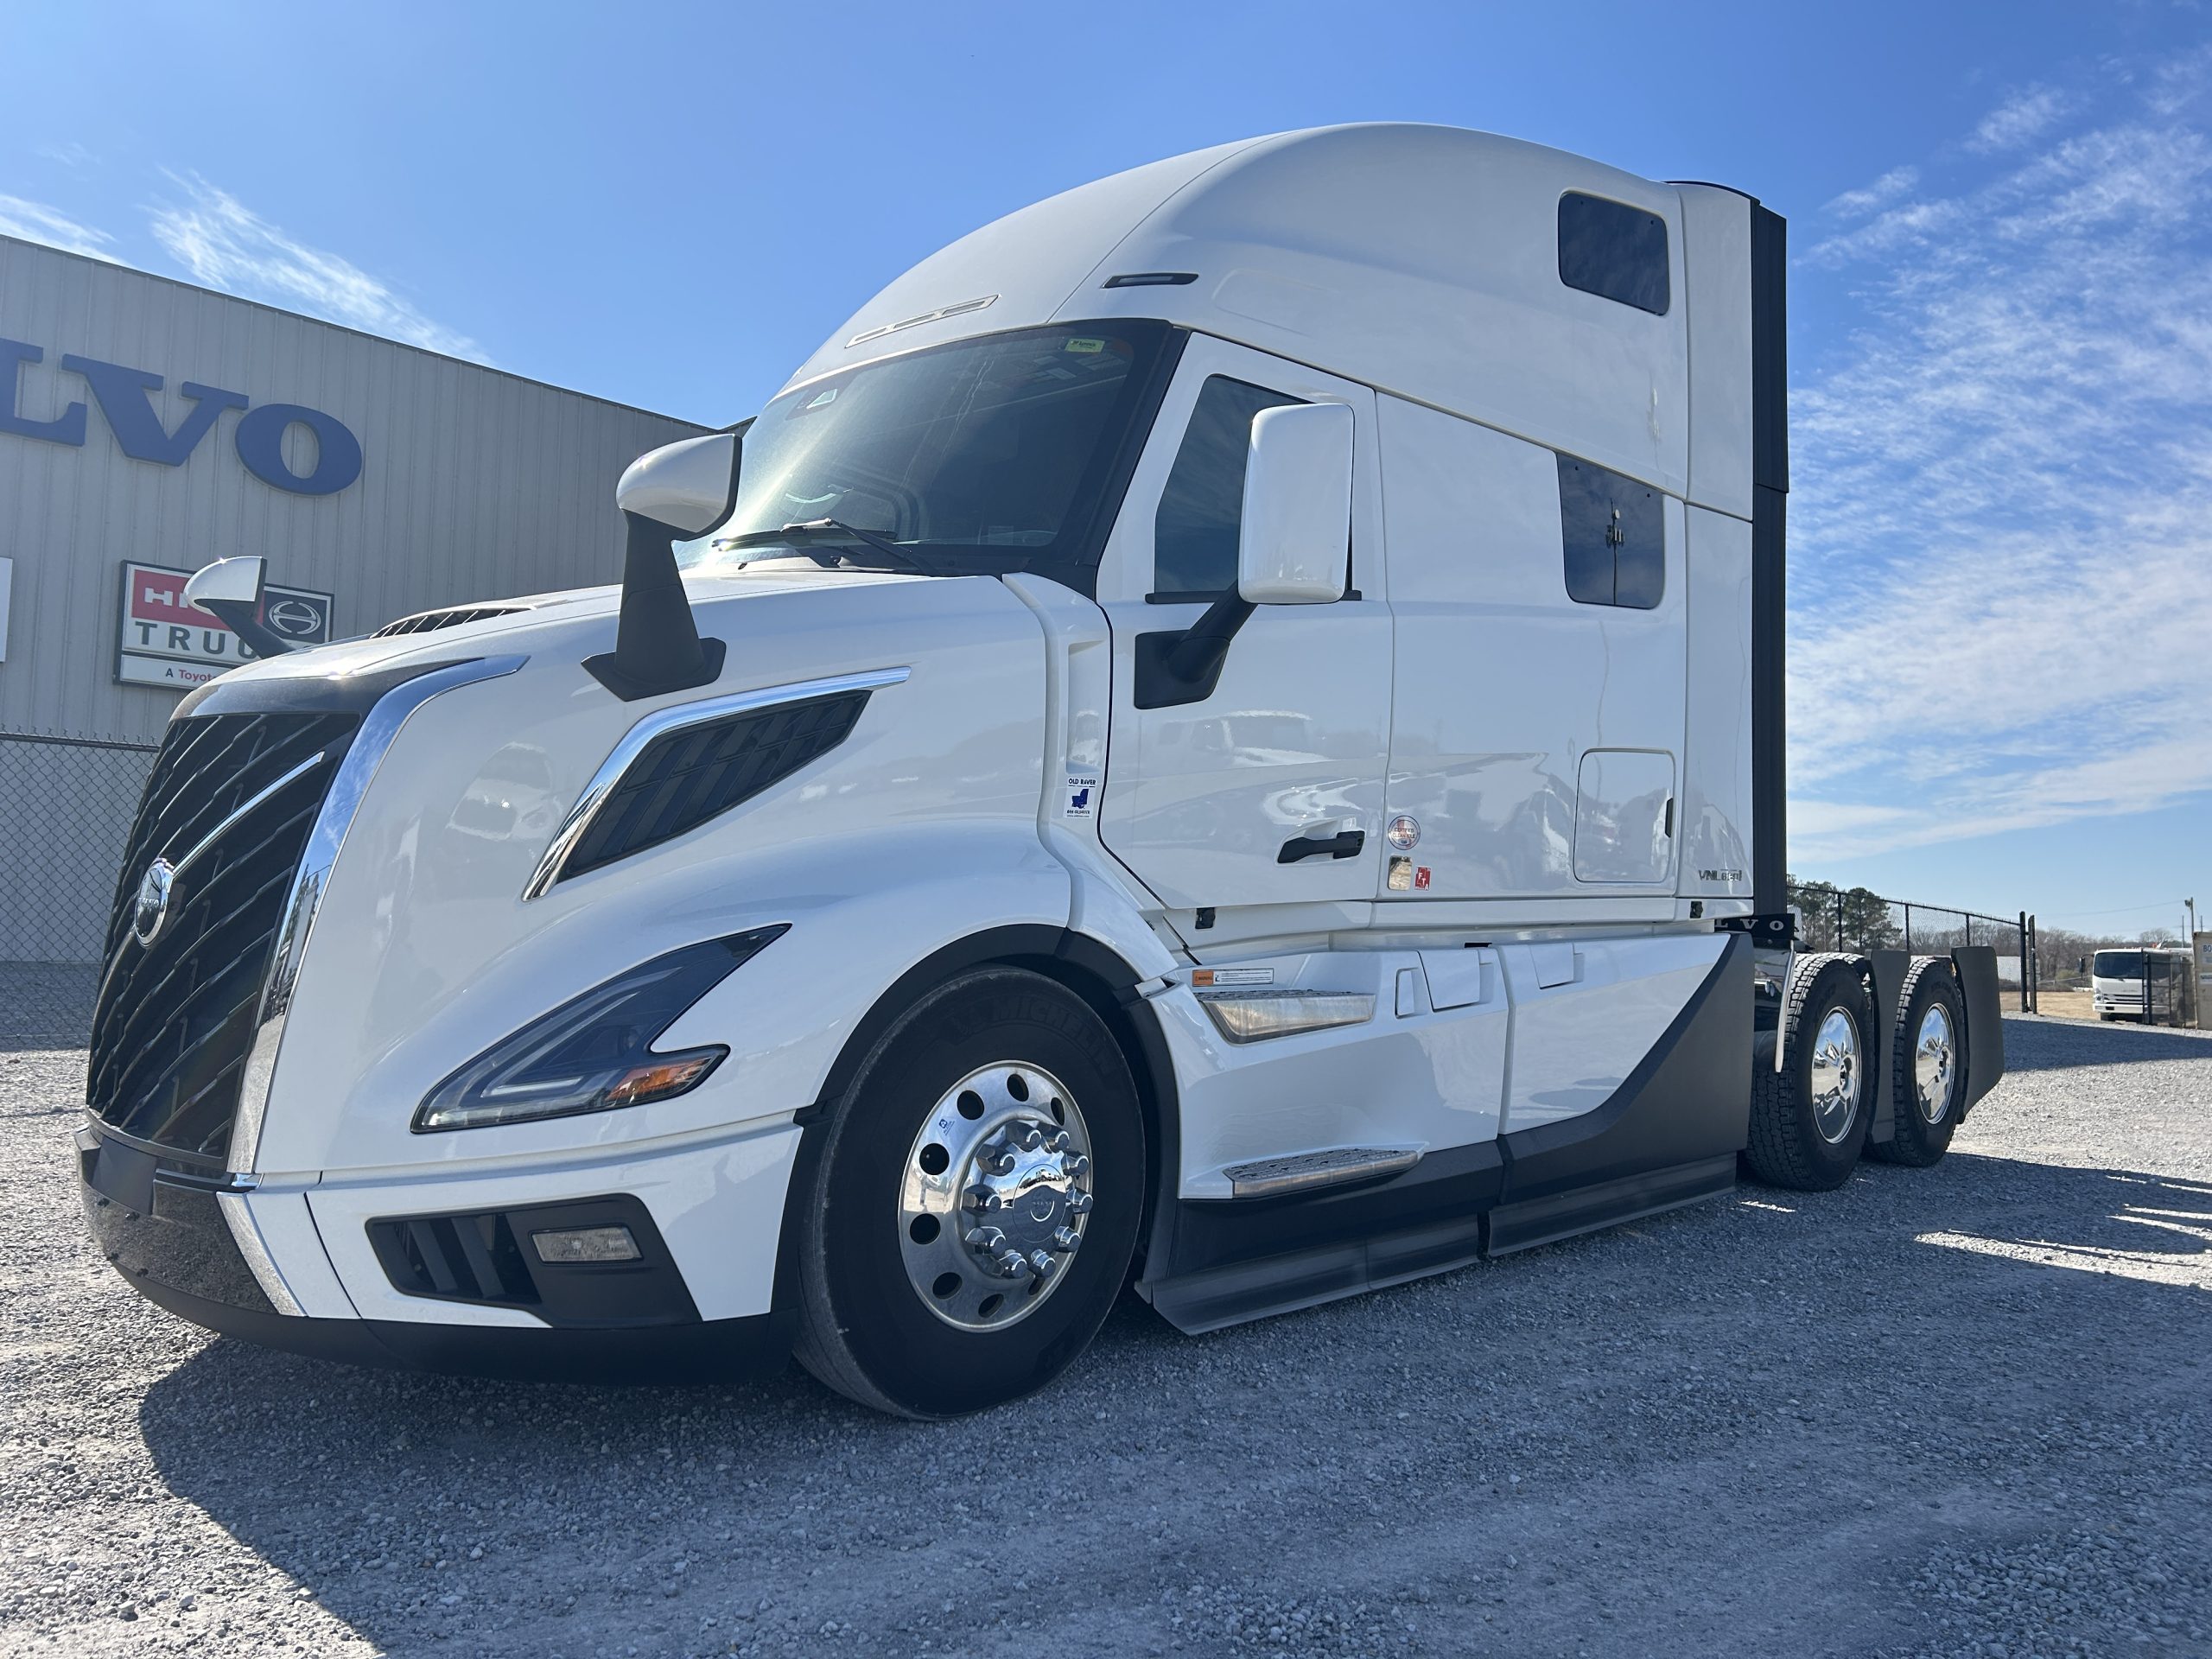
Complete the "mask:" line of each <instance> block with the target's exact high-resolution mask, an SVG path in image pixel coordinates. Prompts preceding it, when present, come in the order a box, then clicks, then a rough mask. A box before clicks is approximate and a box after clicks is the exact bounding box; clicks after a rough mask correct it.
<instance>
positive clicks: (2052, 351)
mask: <svg viewBox="0 0 2212 1659" xmlns="http://www.w3.org/2000/svg"><path fill="white" fill-rule="evenodd" d="M2052 98H2053V99H2054V100H2056V99H2057V95H2056V94H2052ZM2014 103H2015V105H2017V103H2018V100H2015V101H2014ZM2013 107H2014V105H2006V106H2005V110H2000V111H1998V112H1997V115H1998V116H2002V115H2005V113H2006V111H2009V110H2012V108H2013ZM1996 118H1997V117H1996V116H1993V117H1992V121H1995V120H1996ZM2047 124H2048V123H2047V121H2046V122H2044V125H2047ZM1990 128H1991V122H1985V123H1984V124H1983V130H1984V131H1987V130H1990ZM2023 142H2024V141H2023ZM1902 213H1914V214H1916V215H1917V217H1916V218H1915V219H1911V220H1910V221H1905V220H1901V219H1897V215H1899V214H1902ZM1885 226H1888V228H1885ZM1814 257H1816V258H1817V259H1818V261H1819V262H1820V263H1822V264H1835V265H1844V264H1851V265H1853V266H1854V267H1855V269H1854V271H1853V275H1854V277H1861V278H1864V279H1865V281H1866V285H1867V291H1869V292H1870V294H1871V296H1872V297H1871V301H1870V303H1871V305H1872V315H1871V316H1870V318H1869V320H1868V325H1867V326H1866V327H1865V328H1864V329H1863V330H1862V331H1861V333H1860V334H1859V335H1858V336H1857V337H1856V338H1855V339H1854V340H1853V341H1852V342H1851V344H1850V346H1849V348H1848V349H1847V351H1846V352H1845V353H1842V355H1841V357H1840V359H1839V360H1838V361H1837V362H1836V363H1835V364H1834V365H1833V366H1832V367H1829V368H1828V369H1827V371H1826V372H1824V373H1822V374H1821V375H1819V376H1818V377H1816V378H1814V379H1812V380H1811V381H1810V382H1809V383H1807V384H1802V385H1799V386H1797V387H1796V388H1795V391H1794V409H1793V415H1794V428H1795V430H1794V432H1793V438H1792V446H1791V448H1792V457H1793V461H1794V462H1795V467H1796V474H1795V477H1794V479H1793V480H1792V481H1793V484H1794V486H1795V488H1794V491H1793V494H1792V499H1791V502H1790V532H1791V541H1792V549H1791V554H1792V558H1791V563H1792V573H1793V574H1792V585H1793V591H1792V594H1791V627H1792V631H1793V639H1792V642H1791V647H1790V652H1791V664H1790V666H1791V679H1790V709H1789V724H1790V728H1791V734H1792V738H1791V749H1790V767H1791V777H1792V781H1793V786H1794V788H1795V790H1796V793H1797V796H1798V799H1797V800H1796V802H1795V803H1793V813H1792V825H1791V828H1792V830H1793V835H1792V847H1791V852H1792V855H1793V856H1794V857H1795V858H1796V859H1797V860H1798V861H1799V862H1800V863H1801V865H1809V864H1815V863H1817V861H1820V860H1822V859H1826V858H1840V857H1844V856H1848V855H1859V854H1865V853H1871V852H1876V851H1882V850H1886V849H1894V848H1899V847H1906V846H1913V845H1920V844H1925V843H1927V842H1936V841H1945V840H1955V839H1960V838H1962V837H1966V836H1976V835H1981V834H1985V833H1989V832H1993V831H1996V830H1999V829H2018V828H2027V827H2031V826H2034V825H2038V824H2048V823H2058V822H2063V821H2065V820H2068V819H2074V818H2080V817H2091V816H2097V815H2103V814H2112V813H2122V812H2129V811H2137V810H2147V809H2150V808H2153V807H2157V806H2160V805H2164V804H2171V803H2173V802H2175V801H2177V800H2181V799H2183V798H2194V797H2198V796H2204V797H2206V798H2207V799H2208V808H2209V809H2212V142H2208V140H2207V138H2206V137H2205V135H2204V134H2202V133H2201V132H2199V131H2197V130H2195V129H2193V128H2192V127H2190V126H2189V125H2188V124H2186V123H2184V122H2183V121H2181V120H2179V119H2177V118H2172V117H2171V116H2169V115H2166V114H2164V113H2162V112H2161V111H2160V109H2159V107H2158V104H2157V103H2156V101H2155V100H2152V101H2148V102H2146V105H2145V108H2144V109H2143V110H2141V111H2136V112H2133V113H2132V114H2128V115H2126V116H2124V117H2121V118H2116V119H2113V120H2112V121H2110V122H2108V123H2107V124H2104V125H2102V126H2101V127H2099V128H2097V129H2096V130H2092V131H2088V132H2085V133H2082V134H2080V135H2077V136H2075V137H2070V138H2068V139H2066V140H2064V141H2063V142H2058V143H2049V144H2047V145H2046V146H2045V147H2044V149H2042V150H2041V151H2040V152H2039V153H2036V154H2032V155H2027V156H2020V157H2018V158H2017V159H2015V160H2013V161H2012V162H2008V163H2007V164H2006V169H2005V171H2003V172H2002V173H2001V174H2000V175H1999V176H1996V177H1994V178H1993V179H1991V180H1989V181H1986V182H1985V183H1983V184H1982V185H1980V187H1979V188H1974V189H1972V190H1968V191H1964V192H1961V193H1959V194H1955V195H1953V196H1950V197H1948V198H1944V199H1941V200H1931V201H1924V202H1915V203H1910V204H1906V205H1904V206H1903V207H1894V206H1893V207H1889V208H1887V209H1885V210H1884V211H1882V212H1880V213H1878V214H1877V216H1876V217H1874V218H1872V219H1870V220H1869V221H1868V223H1867V224H1866V225H1865V226H1860V227H1859V228H1857V229H1855V230H1853V231H1852V232H1847V233H1846V234H1845V235H1844V236H1841V237H1839V238H1831V239H1830V241H1829V242H1827V243H1826V244H1823V245H1821V247H1820V248H1818V249H1816V250H1815V256H1814Z"/></svg>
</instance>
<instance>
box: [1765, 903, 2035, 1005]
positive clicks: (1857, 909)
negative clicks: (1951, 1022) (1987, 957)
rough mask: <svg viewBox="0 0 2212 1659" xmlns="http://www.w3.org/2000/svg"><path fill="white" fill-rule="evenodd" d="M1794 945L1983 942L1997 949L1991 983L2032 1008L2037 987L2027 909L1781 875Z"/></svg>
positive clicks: (1932, 950)
mask: <svg viewBox="0 0 2212 1659" xmlns="http://www.w3.org/2000/svg"><path fill="white" fill-rule="evenodd" d="M1789 902H1790V904H1791V905H1792V906H1794V907H1795V908H1796V912H1797V948H1798V949H1799V950H1904V951H1910V953H1912V954H1913V955H1915V956H1922V957H1939V956H1942V954H1943V953H1944V952H1945V951H1947V950H1951V949H1952V948H1953V947H1954V946H1956V945H1961V944H1986V945H1988V946H1989V947H1990V948H1991V949H1992V950H1995V951H1996V953H1997V978H1998V983H1999V985H2000V986H2001V987H2003V988H2005V990H2007V991H2010V992H2012V993H2013V994H2014V995H2017V996H2018V998H2019V1005H2020V1007H2021V1009H2022V1010H2023V1011H2024V1012H2033V1011H2034V1009H2035V1006H2036V993H2037V988H2038V987H2037V979H2038V977H2039V976H2038V975H2037V969H2036V918H2035V917H2034V916H2033V915H2032V914H2031V913H2030V912H2027V911H2020V912H2018V913H2017V914H2014V915H2012V916H1986V915H1984V914H1982V913H1981V912H1979V911H1972V910H1958V909H1955V908H1953V907H1952V906H1948V905H1923V904H1921V903H1919V902H1918V901H1917V900H1907V899H1885V898H1884V897H1883V896H1882V895H1881V894H1880V893H1872V892H1869V891H1868V890H1867V889H1866V888H1865V887H1835V886H1834V885H1833V884H1832V883H1829V882H1826V881H1800V880H1797V879H1796V877H1795V876H1792V877H1791V878H1790V879H1789Z"/></svg>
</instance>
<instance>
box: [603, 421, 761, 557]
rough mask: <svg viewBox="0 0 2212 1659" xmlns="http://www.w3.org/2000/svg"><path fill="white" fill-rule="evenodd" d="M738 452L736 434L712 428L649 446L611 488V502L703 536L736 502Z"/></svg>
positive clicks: (686, 533) (676, 528)
mask: <svg viewBox="0 0 2212 1659" xmlns="http://www.w3.org/2000/svg"><path fill="white" fill-rule="evenodd" d="M737 454H738V435H737V434H736V433H734V432H710V433H709V434H708V435H706V436H705V437H703V438H685V439H683V440H682V441H681V442H677V443H670V444H664V445H662V446H661V447H660V448H658V449H653V450H649V451H647V452H646V453H645V454H642V455H640V456H639V457H638V459H637V460H635V461H632V462H631V463H630V466H629V469H628V470H627V471H626V472H625V473H624V474H622V481H621V482H620V483H619V484H617V485H616V486H614V505H617V506H619V507H620V508H621V509H622V511H623V512H632V513H635V514H637V516H638V517H639V518H650V519H652V521H653V522H654V523H655V524H666V525H667V526H668V527H669V528H670V529H671V530H674V531H680V532H681V533H682V534H683V535H686V536H699V535H703V534H704V533H705V532H706V531H710V530H712V529H713V528H714V527H715V525H716V524H720V523H721V521H722V520H723V519H725V518H728V517H729V514H730V509H731V508H733V507H734V506H735V505H737Z"/></svg>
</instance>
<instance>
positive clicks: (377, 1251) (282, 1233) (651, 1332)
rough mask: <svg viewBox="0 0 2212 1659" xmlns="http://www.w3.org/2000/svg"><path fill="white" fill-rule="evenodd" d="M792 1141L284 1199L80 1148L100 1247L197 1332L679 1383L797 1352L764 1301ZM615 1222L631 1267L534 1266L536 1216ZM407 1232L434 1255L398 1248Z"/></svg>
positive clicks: (101, 1139) (119, 1153) (348, 1355)
mask: <svg viewBox="0 0 2212 1659" xmlns="http://www.w3.org/2000/svg"><path fill="white" fill-rule="evenodd" d="M797 1138H798V1130H797V1129H795V1128H788V1127H785V1128H782V1129H781V1130H779V1131H774V1132H769V1133H765V1134H762V1133H756V1134H754V1135H747V1136H741V1137H739V1138H737V1139H736V1140H734V1141H721V1142H717V1143H713V1144H709V1145H706V1146H695V1147H679V1148H674V1149H671V1150H666V1151H663V1152H661V1153H659V1154H657V1155H653V1156H648V1157H640V1156H638V1155H636V1154H632V1155H631V1156H630V1157H627V1158H626V1159H623V1160H619V1161H610V1162H608V1163H606V1164H600V1165H585V1166H572V1167H569V1168H566V1169H560V1170H533V1171H525V1172H494V1173H488V1174H484V1173H480V1174H475V1175H471V1176H447V1177H444V1178H442V1179H435V1180H427V1181H426V1180H420V1179H414V1180H404V1181H398V1182H394V1181H391V1180H384V1181H369V1180H355V1181H348V1182H344V1183H340V1184H333V1185H321V1184H315V1185H307V1186H303V1187H294V1188H291V1189H289V1190H286V1189H285V1188H284V1187H283V1185H281V1184H271V1186H270V1188H267V1189H264V1188H262V1187H260V1186H259V1185H257V1183H255V1181H254V1179H253V1178H251V1177H245V1178H240V1177H236V1176H231V1175H227V1174H225V1173H222V1172H219V1171H216V1170H213V1169H210V1168H204V1167H199V1166H194V1164H191V1163H188V1162H186V1161H184V1160H177V1159H173V1158H169V1157H166V1156H163V1155H162V1154H160V1153H159V1152H157V1151H156V1149H154V1148H151V1147H146V1146H144V1145H143V1144H142V1143H138V1142H136V1141H130V1140H129V1139H127V1138H126V1137H124V1136H120V1135H117V1134H115V1133H114V1132H113V1131H112V1130H110V1129H108V1128H106V1127H105V1125H102V1124H100V1123H99V1122H97V1121H88V1122H86V1124H85V1125H84V1126H83V1127H82V1128H80V1129H79V1132H78V1137H77V1145H78V1152H79V1179H80V1192H81V1196H82V1199H83V1203H84V1209H85V1217H86V1225H87V1227H88V1229H89V1230H90V1231H91V1233H92V1238H93V1241H94V1242H95V1243H97V1244H98V1245H99V1248H100V1249H101V1252H102V1253H103V1254H104V1255H105V1256H106V1258H107V1259H108V1261H109V1262H111V1263H113V1264H114V1266H115V1268H116V1269H117V1270H118V1272H119V1273H121V1274H123V1276H124V1279H125V1280H127V1281H129V1282H130V1284H131V1286H132V1287H134V1288H136V1289H137V1291H138V1292H139V1293H140V1294H143V1295H144V1296H145V1297H146V1298H147V1299H148V1300H150V1301H153V1302H155V1303H156V1304H157V1305H159V1306H162V1307H164V1308H167V1309H168V1311H169V1312H171V1313H175V1314H178V1315H180V1316H181V1317H182V1318H184V1319H189V1320H191V1321H192V1322H193V1323H194V1324H195V1325H204V1326H206V1327H207V1329H209V1330H211V1331H215V1332H221V1333H223V1334H225V1335H228V1336H235V1337H240V1338H245V1339H246V1340H248V1341H251V1342H257V1343H261V1344H264V1345H267V1346H270V1347H275V1348H283V1349H287V1350H289V1351H294V1352H297V1353H303V1354H309V1355H313V1356H315V1357H321V1358H327V1359H339V1360H344V1361H348V1362H350V1363H356V1364H365V1365H382V1366H392V1367H398V1368H401V1369H405V1370H429V1371H444V1372H457V1373H466V1374H474V1375H480V1376H505V1377H515V1378H522V1379H545V1380H553V1379H569V1380H590V1381H636V1382H648V1383H674V1382H704V1381H721V1380H727V1379H728V1378H731V1377H733V1376H746V1375H752V1374H756V1373H758V1372H760V1371H763V1370H772V1369H774V1368H775V1367H776V1366H778V1365H779V1364H780V1363H782V1361H783V1360H784V1359H785V1357H787V1356H788V1354H789V1352H790V1350H791V1336H792V1331H793V1319H792V1316H791V1314H790V1313H788V1312H786V1311H783V1310H779V1309H778V1308H776V1307H775V1306H774V1305H773V1304H774V1300H775V1299H774V1297H773V1294H772V1291H773V1280H774V1274H775V1265H776V1255H777V1243H778V1239H777V1234H778V1232H779V1230H780V1221H781V1217H782V1212H783V1202H782V1200H783V1196H784V1188H785V1185H786V1184H787V1181H788V1177H789V1173H790V1161H791V1153H792V1152H793V1151H794V1150H795V1146H796V1141H797ZM745 1177H749V1178H750V1179H744V1178H745ZM709 1199H711V1200H713V1202H712V1204H711V1205H709V1204H708V1203H707V1202H706V1200H709ZM613 1217H620V1218H622V1219H625V1220H626V1221H627V1222H628V1223H629V1224H631V1226H632V1230H633V1232H634V1233H635V1235H636V1236H637V1238H638V1241H639V1244H640V1246H641V1247H642V1255H641V1258H640V1259H639V1261H637V1262H632V1263H627V1264H624V1265H622V1266H620V1267H616V1268H608V1267H604V1266H573V1265H562V1264H555V1265H546V1264H542V1263H539V1262H537V1261H536V1260H535V1258H534V1257H533V1256H532V1255H531V1254H530V1253H529V1246H528V1240H529V1237H530V1228H531V1225H532V1224H534V1223H541V1224H542V1223H545V1222H548V1221H550V1223H551V1224H557V1225H572V1224H594V1223H596V1222H598V1221H601V1220H605V1219H609V1218H613ZM411 1238H419V1239H420V1241H421V1242H422V1244H423V1247H424V1248H425V1249H428V1251H429V1261H428V1262H425V1260H424V1259H423V1254H422V1251H421V1250H416V1251H415V1252H413V1253H412V1254H411V1255H410V1252H409V1250H407V1249H404V1248H397V1246H398V1245H400V1244H402V1243H404V1242H405V1241H406V1240H408V1239H411ZM440 1241H442V1244H441V1243H440ZM486 1243H488V1244H490V1245H491V1246H492V1247H493V1248H492V1249H489V1250H487V1249H486V1248H485V1246H486ZM518 1247H519V1248H518ZM471 1262H474V1264H475V1266H474V1270H472V1268H471V1265H470V1264H471ZM501 1263H504V1268H505V1271H504V1273H503V1274H502V1273H501V1272H500V1271H499V1265H500V1264H501Z"/></svg>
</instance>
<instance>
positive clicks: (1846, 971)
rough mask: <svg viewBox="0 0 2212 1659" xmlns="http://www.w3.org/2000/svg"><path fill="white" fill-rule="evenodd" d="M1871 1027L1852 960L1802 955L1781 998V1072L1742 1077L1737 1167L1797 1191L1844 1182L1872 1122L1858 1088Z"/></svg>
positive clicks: (1766, 1069) (1764, 1068) (1862, 1087)
mask: <svg viewBox="0 0 2212 1659" xmlns="http://www.w3.org/2000/svg"><path fill="white" fill-rule="evenodd" d="M1873 1029H1874V1006H1873V1003H1872V1000H1871V999H1869V997H1868V996H1867V995H1866V983H1865V982H1864V981H1863V979H1862V978H1861V977H1860V973H1859V962H1858V959H1857V958H1855V957H1847V956H1837V955H1821V956H1811V957H1805V958H1804V959H1803V960H1802V962H1800V963H1798V964H1797V971H1796V974H1795V975H1794V976H1792V977H1791V980H1790V984H1789V991H1788V994H1787V995H1786V996H1785V997H1784V999H1783V1007H1782V1028H1781V1031H1780V1032H1779V1033H1778V1036H1779V1039H1780V1041H1781V1043H1782V1045H1783V1050H1782V1053H1783V1060H1782V1066H1781V1069H1780V1070H1778V1071H1777V1070H1776V1069H1775V1067H1774V1066H1773V1065H1771V1064H1770V1063H1767V1062H1762V1063H1759V1064H1757V1065H1754V1066H1753V1068H1752V1071H1751V1144H1750V1145H1749V1146H1747V1147H1745V1149H1744V1161H1745V1165H1746V1166H1748V1168H1749V1170H1750V1172H1751V1174H1752V1175H1754V1176H1756V1177H1757V1178H1758V1179H1760V1180H1762V1181H1764V1182H1765V1183H1766V1184H1767V1185H1770V1186H1785V1187H1789V1188H1792V1189H1794V1190H1795V1191H1797V1192H1829V1191H1831V1190H1833V1189H1834V1188H1836V1187H1839V1186H1841V1185H1843V1184H1844V1182H1845V1181H1846V1180H1847V1179H1850V1176H1851V1171H1852V1166H1853V1165H1855V1164H1856V1163H1858V1161H1859V1150H1860V1148H1862V1147H1865V1145H1866V1128H1867V1125H1868V1123H1869V1122H1871V1121H1872V1116H1873V1113H1872V1099H1871V1098H1870V1091H1869V1090H1868V1089H1867V1088H1866V1054H1867V1046H1868V1042H1869V1039H1870V1038H1871V1036H1872V1033H1873ZM1770 1055H1771V1051H1770Z"/></svg>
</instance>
